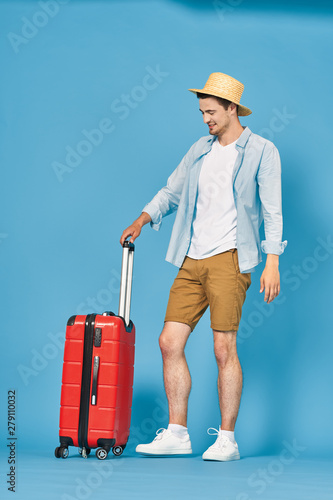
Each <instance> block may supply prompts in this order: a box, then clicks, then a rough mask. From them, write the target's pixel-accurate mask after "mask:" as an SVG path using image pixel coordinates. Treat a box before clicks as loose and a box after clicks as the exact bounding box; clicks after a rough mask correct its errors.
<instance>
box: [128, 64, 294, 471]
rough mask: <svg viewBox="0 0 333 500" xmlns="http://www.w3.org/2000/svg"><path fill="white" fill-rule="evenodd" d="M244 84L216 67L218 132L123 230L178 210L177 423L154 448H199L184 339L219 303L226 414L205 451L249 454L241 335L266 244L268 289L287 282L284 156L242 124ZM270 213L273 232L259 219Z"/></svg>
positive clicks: (172, 358) (168, 328)
mask: <svg viewBox="0 0 333 500" xmlns="http://www.w3.org/2000/svg"><path fill="white" fill-rule="evenodd" d="M243 89H244V85H243V84H242V83H240V82H239V81H237V80H235V79H234V78H232V77H230V76H228V75H225V74H223V73H212V74H211V75H210V77H209V79H208V81H207V83H206V85H205V87H204V88H203V89H189V90H190V91H191V92H193V93H196V94H197V97H198V98H199V105H200V112H201V113H202V116H203V120H204V123H206V124H207V125H208V127H209V134H210V135H209V136H205V137H202V138H201V139H199V140H198V141H197V142H196V143H195V144H194V145H193V146H192V147H191V148H190V150H189V151H188V153H187V154H186V155H185V157H184V158H183V160H182V161H181V163H180V164H179V166H178V167H177V168H176V170H175V171H174V172H173V173H172V174H171V176H170V177H169V179H168V181H167V185H166V186H165V187H164V188H162V189H161V190H160V191H159V192H158V193H157V195H156V196H155V197H154V198H153V200H152V201H151V202H150V203H148V205H146V206H145V207H144V209H143V212H142V214H141V215H140V217H139V218H138V219H137V220H136V221H134V222H133V224H132V225H131V226H129V227H128V228H127V229H125V231H124V232H123V234H122V236H121V240H120V242H121V244H122V243H123V242H124V241H125V239H126V238H127V237H129V236H131V239H130V241H131V242H133V241H134V240H135V239H136V238H137V237H138V236H139V235H140V232H141V229H142V226H143V225H144V224H147V223H148V222H150V225H151V226H152V227H153V228H154V229H155V230H159V228H160V225H161V220H162V218H163V217H164V216H166V215H169V214H170V213H172V212H174V211H176V210H177V215H176V219H175V222H174V226H173V231H172V235H171V240H170V245H169V248H168V252H167V256H166V260H167V261H168V262H171V263H172V264H174V265H176V266H177V267H179V268H180V269H179V272H178V275H177V277H176V279H175V281H174V283H173V285H172V287H171V290H170V296H169V301H168V306H167V311H166V316H165V323H164V328H163V331H162V333H161V335H160V338H159V344H160V348H161V352H162V357H163V374H164V385H165V390H166V394H167V398H168V404H169V426H168V428H167V429H162V432H159V433H157V436H156V438H155V439H154V440H153V442H152V443H149V444H141V445H138V446H137V448H136V451H137V452H139V453H143V454H147V455H159V456H161V455H177V454H190V453H192V449H191V441H190V438H189V435H188V431H187V405H188V397H189V394H190V390H191V376H190V372H189V369H188V366H187V363H186V358H185V354H184V348H185V345H186V342H187V339H188V337H189V335H190V333H191V332H192V331H193V329H194V328H195V325H196V324H197V322H198V321H199V319H200V318H201V317H202V315H203V313H204V312H205V310H206V309H207V307H208V305H209V307H210V318H211V328H212V330H213V335H214V352H215V357H216V362H217V365H218V394H219V403H220V410H221V416H222V422H221V425H220V427H219V430H217V429H213V431H215V433H216V434H217V439H216V442H215V443H214V444H213V445H212V446H210V447H209V448H208V450H207V451H206V452H205V453H204V454H203V459H204V460H218V461H228V460H237V459H239V458H240V455H239V451H238V445H237V443H236V441H235V438H234V429H235V423H236V419H237V415H238V410H239V404H240V398H241V392H242V381H243V379H242V369H241V366H240V363H239V359H238V356H237V348H236V335H237V330H238V326H239V322H240V319H241V312H242V306H243V303H244V300H245V296H246V291H247V289H248V288H249V286H250V284H251V272H253V271H254V268H255V267H256V266H257V265H258V264H259V263H260V262H261V260H262V258H261V251H263V252H264V253H266V254H267V259H266V265H265V269H264V271H263V273H262V275H261V278H260V292H261V293H262V292H263V291H265V297H264V300H265V301H266V302H267V304H269V303H270V302H272V301H273V300H274V298H275V297H276V296H277V295H278V294H279V292H280V275H279V255H281V254H282V253H283V251H284V249H285V247H286V245H287V241H284V242H282V207H281V165H280V157H279V153H278V151H277V149H276V147H275V146H274V144H273V143H272V142H271V141H268V140H267V139H264V138H262V137H260V136H259V135H256V134H253V133H252V132H251V130H250V129H249V128H248V127H243V126H242V125H241V124H240V122H239V118H238V116H247V115H249V114H251V110H250V109H249V108H247V107H245V106H243V105H241V104H240V98H241V95H242V92H243ZM263 220H264V228H265V238H266V239H265V240H264V241H262V242H261V244H260V237H259V227H260V225H261V222H262V221H263Z"/></svg>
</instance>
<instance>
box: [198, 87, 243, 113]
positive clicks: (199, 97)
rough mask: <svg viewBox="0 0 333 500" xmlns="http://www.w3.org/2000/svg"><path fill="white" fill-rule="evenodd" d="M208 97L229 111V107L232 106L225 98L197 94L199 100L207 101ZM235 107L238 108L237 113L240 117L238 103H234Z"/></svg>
mask: <svg viewBox="0 0 333 500" xmlns="http://www.w3.org/2000/svg"><path fill="white" fill-rule="evenodd" d="M207 97H213V98H214V99H216V100H217V101H218V102H219V103H220V104H221V106H223V107H224V109H226V110H227V109H228V107H229V105H230V104H231V101H228V99H223V97H217V96H215V95H209V94H201V93H200V92H197V98H198V99H207ZM234 104H235V106H236V112H237V115H238V105H237V104H236V103H234Z"/></svg>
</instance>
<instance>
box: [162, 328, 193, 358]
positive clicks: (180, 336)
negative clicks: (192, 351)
mask: <svg viewBox="0 0 333 500" xmlns="http://www.w3.org/2000/svg"><path fill="white" fill-rule="evenodd" d="M190 333H191V329H190V327H189V326H188V325H185V324H183V323H174V322H170V321H167V322H166V323H165V324H164V328H163V330H162V333H161V335H160V337H159V345H160V349H161V352H162V356H163V357H164V358H165V357H168V356H175V355H182V354H183V352H184V348H185V345H186V341H187V339H188V336H189V334H190Z"/></svg>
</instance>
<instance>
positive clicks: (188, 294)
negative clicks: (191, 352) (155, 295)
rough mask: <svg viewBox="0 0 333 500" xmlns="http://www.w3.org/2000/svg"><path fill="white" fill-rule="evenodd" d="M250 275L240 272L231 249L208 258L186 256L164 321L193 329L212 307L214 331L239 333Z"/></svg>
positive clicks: (176, 279) (235, 250)
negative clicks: (236, 331)
mask: <svg viewBox="0 0 333 500" xmlns="http://www.w3.org/2000/svg"><path fill="white" fill-rule="evenodd" d="M250 285H251V273H241V272H240V270H239V265H238V253H237V249H236V248H232V249H231V250H228V251H226V252H223V253H219V254H217V255H213V257H208V258H206V259H200V260H198V259H192V258H191V257H188V256H186V257H185V260H184V262H183V265H182V267H181V268H180V269H179V272H178V274H177V276H176V278H175V281H174V282H173V285H172V287H171V289H170V295H169V302H168V306H167V311H166V315H165V319H164V321H177V322H179V323H186V324H187V325H189V326H190V327H191V331H193V330H194V328H195V326H196V324H197V323H198V321H199V319H200V318H201V316H202V315H203V314H204V312H205V311H206V309H207V307H208V306H209V307H210V321H211V325H210V326H211V328H212V329H213V330H220V331H230V330H238V326H239V322H240V319H241V315H242V306H243V303H244V300H245V296H246V291H247V289H248V288H249V286H250Z"/></svg>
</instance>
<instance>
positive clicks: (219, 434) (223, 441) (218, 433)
mask: <svg viewBox="0 0 333 500" xmlns="http://www.w3.org/2000/svg"><path fill="white" fill-rule="evenodd" d="M211 430H212V431H214V432H209V431H211ZM207 434H209V435H210V436H217V440H216V441H215V443H214V444H213V445H212V447H214V448H220V449H222V448H224V447H225V446H226V444H227V441H226V439H227V438H225V436H223V434H222V431H218V430H217V429H215V428H214V427H209V429H207ZM224 438H225V439H224Z"/></svg>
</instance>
